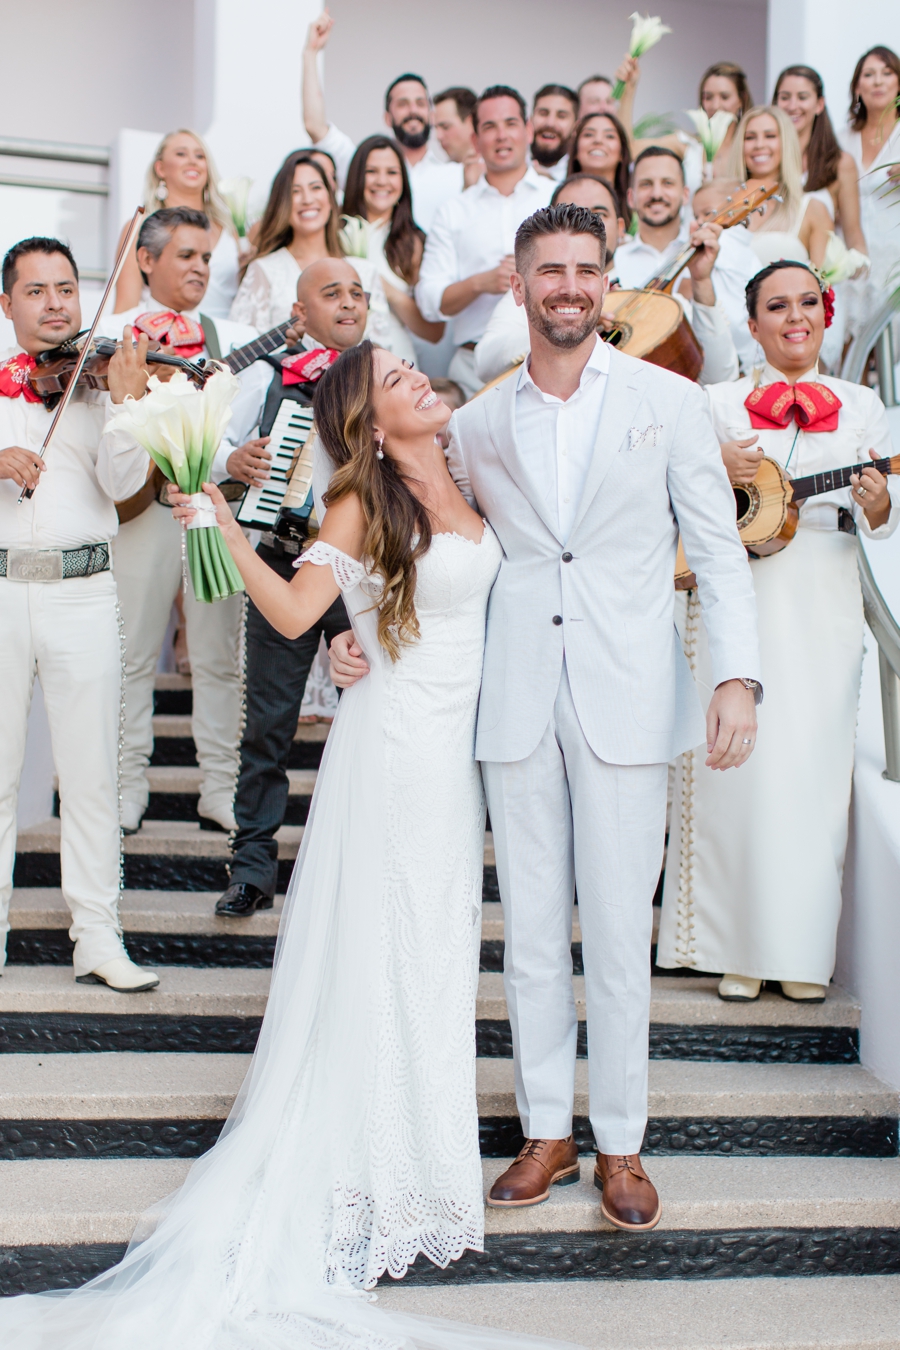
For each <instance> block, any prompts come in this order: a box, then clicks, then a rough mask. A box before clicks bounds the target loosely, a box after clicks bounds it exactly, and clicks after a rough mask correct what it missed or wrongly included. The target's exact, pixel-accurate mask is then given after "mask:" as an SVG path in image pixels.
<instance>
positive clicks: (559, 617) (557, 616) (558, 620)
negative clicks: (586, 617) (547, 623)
mask: <svg viewBox="0 0 900 1350" xmlns="http://www.w3.org/2000/svg"><path fill="white" fill-rule="evenodd" d="M553 622H554V623H555V624H556V626H557V627H559V625H560V624H561V623H562V615H561V614H554V615H553Z"/></svg>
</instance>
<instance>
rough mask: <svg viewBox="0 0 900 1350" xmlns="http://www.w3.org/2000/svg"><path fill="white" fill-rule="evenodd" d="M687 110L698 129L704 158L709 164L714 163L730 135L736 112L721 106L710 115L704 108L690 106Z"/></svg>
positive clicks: (698, 138) (698, 137)
mask: <svg viewBox="0 0 900 1350" xmlns="http://www.w3.org/2000/svg"><path fill="white" fill-rule="evenodd" d="M686 111H687V115H688V117H689V118H690V119H691V121H692V122H693V124H694V126H695V128H696V130H697V140H698V141H699V142H700V144H701V145H702V146H703V158H704V159H705V160H706V162H707V164H712V162H713V160H714V159H715V157H716V155H717V154H718V153H719V151H720V150H721V148H722V144H723V142H724V140H725V137H726V136H727V135H728V128H729V127H730V126H731V124H732V122H733V121H734V113H730V112H726V111H725V109H724V108H720V109H719V111H718V112H714V113H713V115H712V117H709V116H708V115H707V114H706V113H705V112H704V111H703V109H702V108H688V109H686Z"/></svg>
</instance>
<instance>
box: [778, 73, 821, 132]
mask: <svg viewBox="0 0 900 1350" xmlns="http://www.w3.org/2000/svg"><path fill="white" fill-rule="evenodd" d="M775 102H776V104H777V106H778V107H779V108H783V109H784V111H785V112H786V113H787V115H788V117H789V118H790V119H791V121H792V122H793V124H794V126H795V127H796V128H797V135H798V136H799V137H800V138H801V143H804V144H805V142H806V140H807V138H808V137H809V135H810V133H811V132H812V127H813V122H814V121H815V120H816V117H817V116H818V115H819V113H823V112H824V111H825V100H824V98H819V96H818V94H817V93H816V89H815V85H814V84H813V83H812V82H811V81H810V80H807V79H806V78H805V77H804V76H803V75H785V77H784V79H783V80H782V81H781V83H780V84H779V86H778V94H777V96H776V99H775Z"/></svg>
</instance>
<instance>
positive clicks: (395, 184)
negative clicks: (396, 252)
mask: <svg viewBox="0 0 900 1350" xmlns="http://www.w3.org/2000/svg"><path fill="white" fill-rule="evenodd" d="M402 192H403V170H402V169H401V167H400V160H399V159H398V158H397V155H396V152H395V151H393V150H389V149H387V148H386V147H385V148H384V149H382V150H372V151H370V153H369V157H368V159H367V160H366V170H365V179H364V185H363V201H364V203H365V208H366V217H367V218H368V219H369V220H381V219H382V218H383V217H384V216H389V215H390V213H391V212H392V211H393V209H394V207H395V206H396V205H397V203H398V201H399V200H400V196H401V193H402Z"/></svg>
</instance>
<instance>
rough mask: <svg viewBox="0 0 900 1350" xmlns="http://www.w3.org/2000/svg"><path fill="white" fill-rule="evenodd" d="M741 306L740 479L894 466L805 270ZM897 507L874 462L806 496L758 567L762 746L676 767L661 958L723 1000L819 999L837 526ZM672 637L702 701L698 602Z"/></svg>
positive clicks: (843, 724) (837, 615) (835, 793)
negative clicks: (836, 359) (833, 369)
mask: <svg viewBox="0 0 900 1350" xmlns="http://www.w3.org/2000/svg"><path fill="white" fill-rule="evenodd" d="M747 307H748V311H749V313H750V315H751V318H750V328H751V331H752V332H753V333H754V336H755V337H756V338H757V340H758V342H759V343H760V345H761V347H762V349H763V352H764V354H765V358H766V364H765V366H764V367H763V369H762V371H761V372H758V373H757V374H758V378H757V379H756V380H754V379H742V380H738V381H736V382H735V383H732V384H719V385H711V386H709V387H708V389H707V393H708V395H709V399H710V403H711V406H712V415H713V423H714V426H715V429H716V434H717V435H718V437H719V441H720V442H721V443H722V456H723V459H724V460H725V464H726V468H727V469H728V472H729V476H730V478H731V479H732V481H738V482H743V483H749V482H752V480H753V478H754V476H755V474H756V471H757V469H758V467H759V459H760V452H762V453H763V454H765V455H767V456H768V457H770V458H771V459H774V460H777V461H778V463H779V464H781V465H782V466H783V467H784V468H786V469H787V471H788V473H789V474H790V476H791V477H795V478H796V477H803V476H805V475H807V474H815V473H821V472H823V471H825V470H828V469H836V468H842V467H845V466H848V465H853V464H860V463H863V462H866V463H868V461H869V458H870V456H871V457H872V458H886V457H888V456H889V455H890V454H891V441H890V431H889V428H888V421H887V416H886V414H885V410H884V406H883V405H882V403H881V401H880V399H879V398H878V396H877V395H876V394H875V392H874V391H873V390H871V389H869V388H868V387H867V386H864V385H858V384H850V383H848V382H847V381H845V380H838V379H833V378H832V377H830V376H824V375H820V374H819V372H818V367H817V358H818V354H819V350H820V348H821V345H822V338H823V336H824V332H825V308H824V305H823V297H822V293H821V290H820V287H819V283H818V280H817V279H816V278H815V276H814V275H813V274H812V273H811V272H810V271H809V269H808V268H807V267H806V266H800V265H792V264H791V263H790V262H783V263H781V264H778V263H776V264H774V265H773V266H772V267H771V268H766V269H764V270H763V271H762V272H761V273H760V274H759V276H758V277H755V278H754V279H753V281H752V282H751V283H750V286H749V287H748V296H747ZM838 403H839V404H840V406H838ZM804 426H808V429H806V430H805V429H804ZM898 502H900V483H898V480H897V479H896V478H888V479H885V478H884V477H882V475H881V474H880V473H878V471H877V470H876V469H875V468H868V469H866V470H865V471H864V472H863V473H862V474H861V475H858V476H854V477H853V478H852V479H851V485H850V486H848V487H846V488H842V489H840V490H836V491H832V492H828V493H825V494H822V495H817V496H813V497H810V498H807V499H806V500H805V501H804V502H802V504H801V506H800V524H799V528H798V530H797V533H796V535H795V537H794V539H793V540H792V541H791V542H790V543H789V544H788V546H787V547H786V548H785V549H784V550H783V551H782V552H780V553H776V554H773V555H771V556H770V557H764V558H757V559H755V560H751V564H750V566H751V568H752V571H753V583H754V589H755V591H756V603H757V610H758V614H759V634H760V648H761V655H762V683H763V688H764V692H765V697H764V701H763V703H762V706H761V707H760V709H759V738H758V741H757V746H756V751H755V753H754V755H753V757H752V759H751V760H750V761H749V763H748V764H746V765H744V767H743V768H742V769H741V770H740V772H739V773H736V774H714V773H713V772H712V771H711V770H709V769H706V768H705V767H704V765H703V755H702V754H701V753H700V752H699V751H691V752H689V753H688V754H685V755H683V756H682V757H681V759H680V760H679V762H678V765H677V771H676V790H675V799H674V802H673V808H672V826H671V831H670V835H669V851H668V863H667V867H666V877H665V885H664V890H663V908H662V917H661V922H660V932H659V950H658V956H657V960H658V963H659V965H661V966H664V967H676V966H685V967H688V968H691V967H693V968H694V969H696V970H705V971H716V972H722V973H724V978H723V979H722V982H721V984H720V986H719V994H720V997H722V998H725V999H737V1000H752V999H755V998H758V997H759V992H760V985H761V981H762V980H773V981H780V984H781V992H782V993H783V994H784V995H785V996H786V997H788V998H792V999H800V1000H811V1001H820V1000H821V999H823V998H824V996H825V986H826V985H827V984H828V982H829V980H830V979H831V975H832V972H833V969H834V960H835V943H836V937H837V927H838V920H839V918H840V912H841V878H842V871H843V864H844V852H845V849H846V846H847V831H848V820H849V807H850V787H851V780H852V774H853V750H854V742H855V739H856V716H857V707H858V703H859V686H860V678H861V674H862V657H863V608H862V595H861V593H860V585H859V575H858V571H857V563H856V550H857V545H856V540H855V539H854V537H853V534H852V533H850V532H848V531H847V527H848V526H850V527H851V529H852V528H853V527H855V529H856V530H859V531H861V532H862V533H863V534H864V535H865V537H866V539H880V538H884V537H885V536H886V535H889V534H891V533H892V532H893V531H894V529H895V528H896V526H897V523H898V519H900V510H898ZM682 637H683V640H684V644H685V651H686V653H687V655H688V658H689V660H690V661H691V665H692V667H693V669H694V673H695V677H696V679H697V683H698V686H699V688H700V692H701V696H702V697H703V699H704V701H705V702H708V700H709V697H710V695H711V693H712V689H711V687H710V682H711V677H710V665H709V651H708V647H707V642H706V635H705V632H704V630H703V627H702V623H701V620H700V615H699V605H698V601H697V595H696V591H691V592H689V593H688V597H687V607H686V617H685V620H684V623H683V627H682Z"/></svg>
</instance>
